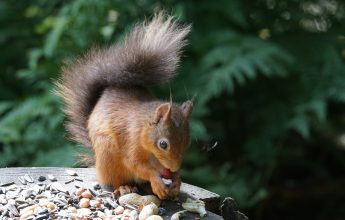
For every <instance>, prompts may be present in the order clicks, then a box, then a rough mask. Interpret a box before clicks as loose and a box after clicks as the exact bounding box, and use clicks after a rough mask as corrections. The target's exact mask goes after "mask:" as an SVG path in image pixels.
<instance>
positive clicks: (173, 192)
mask: <svg viewBox="0 0 345 220" xmlns="http://www.w3.org/2000/svg"><path fill="white" fill-rule="evenodd" d="M180 186H181V178H180V176H179V175H178V174H176V175H175V176H174V177H173V182H172V184H171V186H170V189H169V197H170V198H176V197H177V196H178V195H179V193H180Z"/></svg>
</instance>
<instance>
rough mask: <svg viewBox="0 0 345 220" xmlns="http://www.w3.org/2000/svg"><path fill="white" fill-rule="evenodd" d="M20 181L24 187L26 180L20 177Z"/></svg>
mask: <svg viewBox="0 0 345 220" xmlns="http://www.w3.org/2000/svg"><path fill="white" fill-rule="evenodd" d="M18 180H19V182H21V183H22V184H23V185H26V180H25V179H24V177H22V176H19V177H18Z"/></svg>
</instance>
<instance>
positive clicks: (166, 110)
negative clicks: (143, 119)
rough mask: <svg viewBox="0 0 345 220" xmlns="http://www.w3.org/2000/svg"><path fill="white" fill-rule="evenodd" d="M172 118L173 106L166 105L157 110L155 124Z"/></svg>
mask: <svg viewBox="0 0 345 220" xmlns="http://www.w3.org/2000/svg"><path fill="white" fill-rule="evenodd" d="M170 117H171V104H170V103H164V104H161V105H159V106H158V107H157V108H156V112H155V118H154V122H155V123H158V122H159V121H160V120H161V118H163V119H164V120H166V119H169V118H170Z"/></svg>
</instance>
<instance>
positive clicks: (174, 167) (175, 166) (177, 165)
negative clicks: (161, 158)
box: [170, 162, 181, 173]
mask: <svg viewBox="0 0 345 220" xmlns="http://www.w3.org/2000/svg"><path fill="white" fill-rule="evenodd" d="M180 166H181V163H180V162H173V163H172V164H171V167H170V170H171V172H173V173H175V172H177V171H178V170H179V169H180Z"/></svg>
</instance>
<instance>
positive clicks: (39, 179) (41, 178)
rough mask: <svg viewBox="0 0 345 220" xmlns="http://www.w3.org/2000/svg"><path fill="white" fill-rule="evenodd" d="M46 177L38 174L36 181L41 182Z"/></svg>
mask: <svg viewBox="0 0 345 220" xmlns="http://www.w3.org/2000/svg"><path fill="white" fill-rule="evenodd" d="M46 179H47V178H46V177H45V176H39V177H38V181H40V182H43V181H45V180H46Z"/></svg>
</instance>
